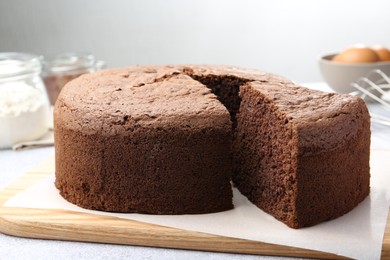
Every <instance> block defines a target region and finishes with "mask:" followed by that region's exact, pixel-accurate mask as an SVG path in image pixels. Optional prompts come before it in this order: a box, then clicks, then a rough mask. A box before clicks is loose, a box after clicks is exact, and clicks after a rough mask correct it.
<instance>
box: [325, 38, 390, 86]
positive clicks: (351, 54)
mask: <svg viewBox="0 0 390 260" xmlns="http://www.w3.org/2000/svg"><path fill="white" fill-rule="evenodd" d="M319 66H320V71H321V74H322V76H323V78H324V80H325V82H326V83H327V84H328V85H329V86H330V87H331V88H332V89H333V90H334V91H336V92H339V93H351V92H353V91H355V90H356V89H354V88H353V87H352V84H351V83H353V82H356V81H357V80H358V79H359V78H361V77H364V76H367V74H368V73H369V72H371V71H373V70H376V69H380V70H381V71H383V72H384V73H385V74H387V75H390V50H389V49H387V48H385V47H383V46H379V45H376V46H372V47H369V46H365V45H354V46H351V47H349V48H347V49H345V50H343V51H341V52H339V53H334V54H328V55H325V56H322V57H321V58H320V59H319Z"/></svg>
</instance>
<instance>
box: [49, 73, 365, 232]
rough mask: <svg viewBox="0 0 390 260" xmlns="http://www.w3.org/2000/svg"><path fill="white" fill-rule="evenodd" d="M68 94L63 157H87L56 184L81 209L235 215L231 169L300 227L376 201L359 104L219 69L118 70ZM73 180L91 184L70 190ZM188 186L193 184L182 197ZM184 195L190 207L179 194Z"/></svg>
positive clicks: (61, 113)
mask: <svg viewBox="0 0 390 260" xmlns="http://www.w3.org/2000/svg"><path fill="white" fill-rule="evenodd" d="M80 86H81V88H80ZM83 86H88V87H83ZM206 86H207V87H208V88H206ZM67 89H68V90H67V91H68V94H66V92H65V94H62V96H60V98H59V99H61V98H63V99H64V100H63V101H66V102H62V105H59V107H58V108H57V107H56V109H57V112H56V113H57V115H56V117H55V118H56V121H57V131H56V132H57V134H56V138H57V139H59V140H57V139H56V142H57V143H59V144H60V145H58V146H59V147H58V148H57V146H56V158H57V157H58V158H66V157H69V154H77V152H78V151H83V152H82V153H79V156H72V157H71V158H72V159H73V161H72V160H69V161H68V162H64V160H62V159H58V160H57V164H58V166H59V167H63V168H64V170H63V173H62V174H61V173H57V179H58V181H56V185H57V186H58V187H61V188H60V190H63V196H64V197H66V196H68V199H69V200H72V201H73V202H74V203H76V204H78V205H80V204H84V207H91V205H98V206H97V207H96V208H98V209H101V210H113V208H117V207H118V205H120V204H126V203H127V204H126V205H125V206H123V207H122V206H121V209H120V211H123V212H126V211H137V212H149V213H153V214H181V213H188V212H190V213H206V212H216V211H221V210H226V209H229V208H231V207H232V205H231V188H230V185H227V184H226V183H227V182H228V180H229V178H230V175H231V163H233V169H234V170H233V181H234V183H235V185H237V187H238V188H239V190H240V191H241V192H242V193H243V194H244V195H245V196H247V197H248V198H249V199H250V200H251V201H252V202H253V203H254V204H255V205H257V206H258V207H259V208H261V209H263V210H265V211H266V212H268V213H270V214H271V215H273V216H274V217H275V218H277V219H279V220H281V221H283V222H284V223H285V224H287V225H288V226H290V227H293V228H300V227H304V226H310V225H314V224H317V223H319V222H322V221H325V220H328V219H332V218H336V217H338V216H341V215H343V214H345V213H346V212H348V211H350V210H351V209H353V208H354V207H355V206H356V205H357V204H358V203H359V202H361V201H362V200H363V199H364V198H365V197H366V196H367V195H368V193H369V145H370V126H369V115H368V112H367V108H366V106H365V104H364V102H363V101H362V100H361V99H359V98H356V97H351V96H348V95H341V94H330V93H323V92H319V91H313V90H308V89H305V88H301V87H299V86H297V85H295V84H294V83H292V82H290V81H288V80H286V79H284V78H282V77H280V76H277V75H273V74H269V73H264V72H260V71H257V70H252V69H241V68H237V67H232V66H211V65H173V66H170V65H169V66H139V67H128V68H122V69H117V70H106V71H101V72H98V73H95V74H92V75H91V76H85V77H80V78H79V79H78V81H75V82H72V83H71V84H69V85H68V86H67ZM209 89H210V90H211V91H210V90H209ZM211 92H212V93H213V94H215V95H216V96H215V95H213V94H212V93H211ZM217 98H218V99H217ZM123 100H126V102H123ZM218 100H219V101H220V102H222V104H223V105H224V106H226V108H227V110H228V111H229V113H228V111H227V110H226V108H225V107H224V106H222V104H221V103H220V102H219V101H218ZM57 103H58V102H57ZM80 104H82V106H80ZM91 110H92V111H93V112H91ZM229 114H230V115H229ZM229 117H230V119H231V121H232V123H230V120H229ZM62 118H66V120H62ZM85 124H87V125H89V126H88V127H85ZM64 125H65V126H64ZM72 131H73V132H72ZM80 133H82V134H81V135H80ZM91 136H93V137H91ZM90 137H91V138H90ZM69 138H73V139H74V140H69ZM88 138H90V140H89V139H88ZM88 140H89V141H88ZM232 140H233V143H232ZM71 143H72V144H73V145H70V144H71ZM107 147H117V148H118V149H115V152H113V151H111V149H107ZM57 150H58V151H57ZM96 151H99V152H98V153H97V152H96ZM351 151H353V152H351ZM57 155H58V156H57ZM150 155H151V156H150ZM231 155H232V157H231ZM94 156H95V157H94ZM77 157H79V158H87V159H86V160H84V162H82V163H80V162H79V161H83V159H77ZM113 158H120V159H113ZM135 158H136V159H135ZM178 158H180V159H178ZM231 158H233V159H232V160H231ZM68 159H69V158H68ZM75 160H76V161H77V160H79V161H77V162H76V163H74V162H75ZM185 162H187V163H185ZM356 162H358V163H356ZM83 164H85V165H84V166H83V167H84V168H83V167H81V166H82V165H83ZM178 165H179V166H178ZM70 166H72V167H81V168H79V169H77V171H78V172H88V174H86V175H85V176H89V180H90V179H92V178H93V177H95V178H96V176H100V179H101V180H102V181H101V182H99V183H98V184H96V185H95V184H93V185H92V186H93V189H91V187H90V185H86V183H88V182H87V181H85V179H82V178H83V176H84V175H82V176H80V174H79V175H77V174H74V177H75V180H73V181H70V180H71V177H70V175H69V173H68V172H71V171H72V169H70V168H69V167H70ZM176 166H178V167H176ZM90 168H92V169H94V170H93V171H89V170H88V169H90ZM133 168H134V169H133ZM121 169H122V171H121ZM123 169H126V170H123ZM129 169H131V170H129ZM73 170H74V169H73ZM96 172H98V174H97V173H96ZM118 172H121V173H119V174H118ZM128 172H131V174H130V175H129V174H128ZM136 172H138V173H139V172H147V173H148V172H149V173H148V174H149V175H145V176H142V177H140V176H141V175H140V174H138V173H136ZM112 173H114V174H112ZM226 173H227V174H226ZM107 176H117V177H107ZM156 176H160V177H156ZM161 176H163V178H161ZM172 176H179V179H180V178H182V179H180V181H178V180H176V179H177V178H176V177H172ZM195 176H196V177H195ZM211 176H214V178H213V177H211ZM145 180H147V181H145ZM149 180H152V181H150V186H147V187H142V183H148V182H149ZM67 182H73V183H84V185H81V186H80V185H79V187H77V189H73V190H66V189H68V188H69V187H71V186H72V185H70V184H69V183H67ZM102 183H103V184H102ZM104 183H108V184H107V185H106V190H104V189H102V187H103V186H105V184H104ZM118 183H120V185H119V187H115V185H117V184H118ZM181 184H184V187H190V186H192V187H193V188H192V189H191V188H180V189H178V188H177V187H182V186H183V185H181ZM61 185H62V186H61ZM76 186H77V185H76ZM76 186H75V187H76ZM107 187H108V188H107ZM128 187H133V188H132V190H133V191H134V192H133V193H132V191H131V190H130V189H128ZM216 187H219V188H216ZM126 189H127V192H123V191H124V190H126ZM91 190H92V191H91ZM103 190H104V191H103ZM102 191H103V192H102ZM150 191H153V192H150ZM161 191H162V193H161ZM197 191H198V192H197ZM96 192H98V193H99V194H100V197H101V198H100V199H99V200H96V198H95V200H94V199H93V196H94V194H96ZM113 193H118V194H120V195H118V196H116V195H115V196H113ZM70 194H71V195H70ZM131 194H132V195H131ZM140 194H142V196H141V195H140ZM150 194H153V196H150ZM164 194H165V195H164ZM183 194H185V195H183ZM188 194H191V195H188ZM200 194H203V195H200ZM178 195H179V196H178ZM72 196H73V197H74V198H71V197H72ZM126 196H127V197H126ZM181 196H182V197H183V198H184V201H187V202H185V203H182V201H180V200H179V199H177V198H175V197H181ZM229 196H230V197H229ZM95 197H96V196H95ZM86 198H88V199H86ZM113 198H115V199H113ZM118 198H119V199H118ZM123 198H126V199H125V200H127V201H131V203H130V202H129V203H128V202H125V203H123V201H124V200H123ZM207 198H208V199H209V200H210V201H211V203H208V204H207V203H205V201H207ZM119 201H121V203H119ZM167 201H170V202H169V203H167ZM161 203H162V204H164V203H166V204H164V206H163V207H158V206H156V205H158V204H161ZM186 203H187V204H186ZM167 204H169V206H167ZM189 204H191V205H192V206H189ZM107 205H109V206H107ZM147 205H149V206H147ZM150 205H154V206H150ZM168 208H169V210H167V209H168ZM201 208H202V209H201ZM114 211H117V209H116V210H114Z"/></svg>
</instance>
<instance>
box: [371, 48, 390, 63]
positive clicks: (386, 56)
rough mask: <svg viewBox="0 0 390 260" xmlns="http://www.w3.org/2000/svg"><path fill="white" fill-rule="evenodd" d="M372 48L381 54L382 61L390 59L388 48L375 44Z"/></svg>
mask: <svg viewBox="0 0 390 260" xmlns="http://www.w3.org/2000/svg"><path fill="white" fill-rule="evenodd" d="M372 49H373V50H374V51H375V52H376V54H377V55H378V56H379V59H380V61H390V51H389V50H388V49H387V48H385V47H383V46H381V45H375V46H373V47H372Z"/></svg>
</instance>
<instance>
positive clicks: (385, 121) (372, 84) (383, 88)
mask: <svg viewBox="0 0 390 260" xmlns="http://www.w3.org/2000/svg"><path fill="white" fill-rule="evenodd" d="M351 85H352V86H353V87H354V88H355V89H356V91H355V92H353V93H352V94H354V95H357V96H360V97H361V98H362V99H364V100H365V101H366V102H367V103H368V108H369V110H370V115H371V121H372V122H375V123H379V124H382V125H387V126H390V77H389V76H387V75H386V74H385V73H383V71H381V70H378V69H377V70H373V71H371V72H370V73H368V74H367V75H366V76H365V77H362V78H359V79H358V80H357V81H356V82H353V83H352V84H351Z"/></svg>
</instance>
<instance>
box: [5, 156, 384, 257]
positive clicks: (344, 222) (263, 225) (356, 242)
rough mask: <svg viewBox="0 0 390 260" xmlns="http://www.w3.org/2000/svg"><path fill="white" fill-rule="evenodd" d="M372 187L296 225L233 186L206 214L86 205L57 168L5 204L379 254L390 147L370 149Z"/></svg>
mask: <svg viewBox="0 0 390 260" xmlns="http://www.w3.org/2000/svg"><path fill="white" fill-rule="evenodd" d="M370 163H371V193H370V196H369V197H367V198H366V199H365V200H364V201H363V202H362V203H361V204H360V205H358V207H356V208H355V209H354V210H352V211H351V212H349V213H348V214H346V215H344V216H342V217H340V218H338V219H335V220H332V221H328V222H325V223H322V224H319V225H316V226H314V227H309V228H303V229H299V230H294V229H291V228H288V227H287V226H285V225H284V224H283V223H281V222H279V221H277V220H275V219H274V218H273V217H272V216H270V215H268V214H266V213H264V212H263V211H261V210H260V209H258V208H257V207H255V206H254V205H253V204H252V203H250V202H249V201H248V200H247V199H246V198H245V197H244V196H242V195H241V194H240V192H239V191H237V190H236V189H234V205H235V208H234V209H233V210H229V211H225V212H220V213H213V214H203V215H175V216H169V215H163V216H159V215H146V214H135V213H133V214H120V213H107V212H100V211H93V210H86V209H82V208H80V207H78V206H75V205H73V204H71V203H69V202H67V201H66V200H64V199H63V198H62V197H61V196H60V195H59V192H58V190H57V189H56V188H55V186H54V174H53V175H51V176H50V177H48V178H46V179H44V180H42V181H40V182H39V183H37V184H35V185H34V186H32V187H31V188H29V189H27V190H25V191H23V192H20V193H18V194H17V195H15V196H14V197H12V198H10V199H9V200H8V201H7V202H6V203H5V204H4V206H5V207H24V208H45V209H65V210H71V211H77V212H86V213H91V214H96V215H107V216H114V217H119V218H125V219H132V220H137V221H142V222H146V223H152V224H158V225H163V226H168V227H174V228H180V229H185V230H192V231H198V232H205V233H210V234H215V235H221V236H227V237H235V238H242V239H249V240H255V241H262V242H267V243H274V244H280V245H287V246H293V247H301V248H306V249H313V250H319V251H324V252H330V253H334V254H339V255H343V256H347V257H351V258H355V259H380V255H381V248H382V240H383V235H384V230H385V226H386V220H387V214H388V211H389V201H390V151H384V150H372V151H371V162H370Z"/></svg>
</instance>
